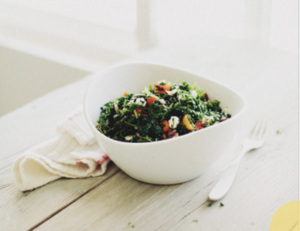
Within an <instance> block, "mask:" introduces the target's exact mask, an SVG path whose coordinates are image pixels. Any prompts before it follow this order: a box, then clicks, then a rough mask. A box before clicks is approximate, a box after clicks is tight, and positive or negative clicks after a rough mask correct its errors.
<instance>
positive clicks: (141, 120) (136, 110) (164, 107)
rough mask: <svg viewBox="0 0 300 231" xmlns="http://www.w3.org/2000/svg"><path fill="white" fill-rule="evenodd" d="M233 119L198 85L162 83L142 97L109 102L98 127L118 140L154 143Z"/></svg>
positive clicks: (124, 97) (126, 97)
mask: <svg viewBox="0 0 300 231" xmlns="http://www.w3.org/2000/svg"><path fill="white" fill-rule="evenodd" d="M230 117H231V115H230V114H228V112H227V111H226V110H222V108H221V107H220V102H219V101H217V100H214V101H211V100H210V99H209V97H208V95H207V93H204V91H203V90H202V89H200V88H199V87H198V86H197V84H192V85H190V84H189V83H188V82H186V81H184V82H182V83H180V84H176V83H170V82H167V81H165V80H163V81H160V82H158V83H155V84H150V85H149V87H146V88H145V89H144V90H143V91H142V92H141V93H139V94H124V96H122V97H120V98H118V99H116V100H115V101H111V102H108V103H106V104H105V105H104V106H103V107H101V108H100V116H99V120H98V124H97V126H96V127H97V129H98V130H99V131H100V132H101V133H103V134H104V135H106V136H108V137H110V138H112V139H115V140H120V141H125V142H151V141H158V140H164V139H168V138H173V137H176V136H180V135H184V134H187V133H190V132H194V131H197V130H200V129H203V128H206V127H208V126H211V125H214V124H217V123H220V122H222V121H224V120H226V119H228V118H230Z"/></svg>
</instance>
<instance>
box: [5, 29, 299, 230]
mask: <svg viewBox="0 0 300 231" xmlns="http://www.w3.org/2000/svg"><path fill="white" fill-rule="evenodd" d="M128 61H150V62H157V63H165V64H169V65H172V66H176V67H179V68H184V69H187V70H191V71H194V72H197V73H199V74H200V75H203V76H206V77H209V78H212V79H214V80H217V81H220V82H221V83H224V84H226V85H227V86H229V87H231V88H233V89H236V90H237V91H238V92H240V93H242V94H243V95H244V96H245V97H246V99H247V101H248V103H249V110H248V112H247V119H245V123H244V125H245V126H244V128H241V134H240V136H239V137H238V141H237V142H236V143H235V146H234V148H232V149H231V150H232V151H231V152H227V153H225V154H224V155H223V157H222V158H221V159H220V160H219V161H218V162H217V163H215V164H214V165H213V166H212V167H211V168H210V169H208V170H207V171H206V172H205V173H204V174H203V175H201V176H200V177H198V178H197V179H195V180H193V181H190V182H187V183H184V184H179V185H172V186H158V185H150V184H145V183H141V182H138V181H136V180H133V179H131V178H130V177H128V176H127V175H126V174H124V173H123V172H122V171H120V170H119V169H118V168H117V167H116V166H115V165H114V164H112V163H111V164H110V165H109V168H108V171H107V173H106V174H105V175H104V176H102V177H95V178H87V179H59V180H57V181H55V182H52V183H49V184H47V185H45V186H43V187H41V188H38V189H36V190H34V191H30V192H24V193H23V192H21V191H19V190H18V188H17V187H16V185H15V184H14V178H13V175H12V171H11V167H12V162H13V160H14V159H15V158H16V157H17V156H18V155H20V154H21V153H22V152H23V151H24V150H26V149H28V148H29V147H31V146H32V145H35V144H38V143H40V142H42V141H44V140H47V139H48V138H51V137H52V136H54V135H55V126H56V124H57V123H58V121H59V120H60V119H61V118H63V117H64V116H65V115H66V114H68V112H70V111H71V110H72V109H74V108H75V107H76V106H77V105H78V104H80V103H82V100H83V94H84V92H85V90H86V87H87V86H88V85H89V83H90V82H91V81H92V79H93V76H88V77H86V78H84V79H82V80H80V81H78V82H75V83H73V84H70V85H68V86H66V87H63V88H61V89H58V90H56V91H53V92H51V93H49V94H47V95H45V96H43V97H41V98H39V99H37V100H35V101H33V102H31V103H29V104H27V105H26V106H24V107H22V108H19V109H18V110H16V111H13V112H11V113H9V114H7V115H5V116H3V117H1V118H0V131H1V133H0V135H1V140H0V142H1V162H0V171H1V173H0V230H9V231H10V230H18V231H19V230H205V231H207V230H211V231H216V230H226V231H227V230H228V231H232V230H243V231H244V230H259V231H261V230H269V226H270V222H271V219H272V216H273V215H274V213H275V212H276V211H277V210H278V209H279V208H280V207H281V206H282V205H284V204H285V203H288V202H291V201H295V200H298V199H299V197H298V189H299V183H298V179H299V175H298V170H299V165H298V70H297V68H298V59H297V55H296V54H292V53H287V52H283V51H279V50H275V49H272V48H270V47H267V46H262V45H259V44H255V43H251V42H241V41H234V40H230V39H221V38H216V37H209V36H200V35H199V36H195V37H192V38H190V39H188V40H186V41H182V42H180V43H177V44H174V45H170V46H169V47H164V48H155V49H153V50H149V51H147V52H145V53H143V54H140V55H137V56H135V57H134V58H132V59H131V60H128ZM12 94H13V92H12ZM259 118H266V119H267V120H268V131H267V138H266V142H265V145H264V146H263V147H262V148H260V149H258V150H255V151H252V152H250V153H248V154H246V155H245V157H244V158H243V159H242V162H241V165H240V167H239V170H238V173H237V177H236V179H235V181H234V184H233V186H232V188H231V190H230V192H229V193H228V194H227V195H226V196H225V197H224V198H223V199H222V200H221V201H218V202H215V203H214V204H213V205H212V206H211V207H209V206H208V204H209V203H210V202H209V201H208V200H207V196H208V193H209V191H210V190H211V189H212V187H213V186H214V184H215V183H216V181H217V179H218V178H219V177H220V176H221V174H222V172H223V171H224V170H225V169H226V168H227V166H228V163H229V161H230V160H231V159H232V158H233V157H234V156H235V155H237V154H238V151H239V150H240V148H241V144H240V141H241V140H242V139H243V138H245V136H246V134H247V131H248V130H249V128H250V127H251V126H252V124H253V123H254V122H255V121H256V120H257V119H259ZM277 130H279V131H280V132H279V133H278V134H277V132H276V131H277ZM220 202H222V203H223V204H224V206H223V207H221V206H220Z"/></svg>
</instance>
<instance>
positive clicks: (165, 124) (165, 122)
mask: <svg viewBox="0 0 300 231" xmlns="http://www.w3.org/2000/svg"><path fill="white" fill-rule="evenodd" d="M161 123H162V124H163V125H164V127H163V131H164V132H167V131H169V129H170V126H169V122H168V121H167V120H163V121H162V122H161Z"/></svg>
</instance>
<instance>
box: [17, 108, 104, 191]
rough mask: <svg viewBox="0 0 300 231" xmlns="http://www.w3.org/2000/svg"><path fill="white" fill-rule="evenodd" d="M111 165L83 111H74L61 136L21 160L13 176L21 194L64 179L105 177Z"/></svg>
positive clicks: (61, 128)
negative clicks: (96, 140) (108, 166)
mask: <svg viewBox="0 0 300 231" xmlns="http://www.w3.org/2000/svg"><path fill="white" fill-rule="evenodd" d="M109 162H110V160H109V158H108V156H107V155H106V154H104V153H103V151H102V149H101V148H100V146H99V145H98V144H97V143H96V142H95V139H94V135H93V133H92V131H91V130H90V128H89V127H88V124H87V122H86V120H85V118H84V115H83V111H82V108H81V107H80V108H78V109H76V110H75V111H73V112H71V113H70V114H69V115H68V116H67V117H66V118H65V119H63V120H62V121H61V122H60V123H59V125H58V127H57V136H56V137H54V138H52V139H50V140H47V141H45V142H43V143H41V144H39V145H36V146H34V147H32V148H30V149H29V150H27V151H26V152H25V153H24V154H22V155H21V156H20V157H18V158H17V159H16V160H15V162H14V164H13V174H14V176H15V181H16V184H17V186H18V187H19V189H20V190H21V191H26V190H32V189H34V188H37V187H40V186H42V185H45V184H47V183H49V182H51V181H54V180H56V179H58V178H61V177H68V178H83V177H90V176H93V177H94V176H99V175H103V174H104V173H105V171H106V169H107V165H108V163H109Z"/></svg>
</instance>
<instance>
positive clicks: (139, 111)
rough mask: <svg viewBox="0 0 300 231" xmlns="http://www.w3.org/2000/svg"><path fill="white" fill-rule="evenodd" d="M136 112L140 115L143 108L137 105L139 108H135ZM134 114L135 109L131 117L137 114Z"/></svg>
mask: <svg viewBox="0 0 300 231" xmlns="http://www.w3.org/2000/svg"><path fill="white" fill-rule="evenodd" d="M135 112H136V114H137V115H138V116H139V115H140V114H141V113H142V109H140V108H139V107H137V108H136V109H135ZM134 114H135V113H134V111H132V112H131V115H130V116H131V117H132V116H135V115H134Z"/></svg>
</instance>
